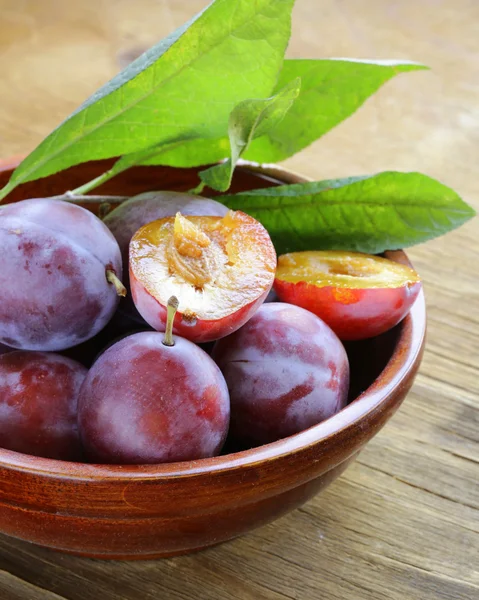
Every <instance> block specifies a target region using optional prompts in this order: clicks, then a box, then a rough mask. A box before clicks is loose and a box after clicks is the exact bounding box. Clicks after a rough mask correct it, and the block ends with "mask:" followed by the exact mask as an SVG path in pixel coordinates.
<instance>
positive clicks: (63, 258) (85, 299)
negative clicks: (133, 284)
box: [0, 198, 122, 350]
mask: <svg viewBox="0 0 479 600" xmlns="http://www.w3.org/2000/svg"><path fill="white" fill-rule="evenodd" d="M0 245H1V247H2V253H1V256H0V342H2V343H4V344H7V345H8V346H12V347H14V348H17V349H18V348H19V349H23V350H63V349H65V348H69V347H71V346H75V345H77V344H80V343H81V342H83V341H85V340H87V339H89V338H91V337H93V336H94V335H95V334H96V333H97V332H99V331H100V330H101V329H102V328H103V327H104V326H105V325H106V324H107V323H108V321H109V320H110V318H111V317H112V315H113V313H114V312H115V309H116V307H117V305H118V292H117V288H116V287H115V285H113V284H112V283H111V281H112V279H111V278H112V277H113V280H114V281H116V282H118V278H121V275H122V262H121V255H120V249H119V247H118V244H117V242H116V240H115V238H114V237H113V235H112V234H111V233H110V231H109V230H108V228H107V227H106V226H105V225H104V224H103V223H102V222H101V221H100V219H98V218H97V217H96V216H95V215H93V214H92V213H90V212H89V211H87V210H85V209H84V208H81V207H80V206H76V205H74V204H71V203H68V202H63V201H61V200H53V199H48V198H38V199H32V200H24V201H22V202H16V203H13V204H9V205H7V206H5V207H3V208H1V210H0Z"/></svg>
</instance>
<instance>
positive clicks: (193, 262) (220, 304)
mask: <svg viewBox="0 0 479 600" xmlns="http://www.w3.org/2000/svg"><path fill="white" fill-rule="evenodd" d="M275 267H276V253H275V250H274V247H273V244H272V242H271V239H270V237H269V235H268V232H267V231H266V229H265V228H264V227H263V226H262V225H261V224H260V223H258V221H256V220H255V219H253V217H250V216H249V215H246V214H245V213H243V212H241V211H236V212H233V211H229V212H228V213H227V214H226V215H225V216H224V217H194V216H192V217H188V218H186V217H184V216H183V215H181V213H177V215H176V217H169V218H165V219H160V220H158V221H153V222H152V223H149V224H147V225H145V226H144V227H142V228H141V229H139V230H138V231H137V232H136V234H135V235H134V236H133V239H132V241H131V243H130V282H131V291H132V296H133V300H134V302H135V305H136V307H137V309H138V311H139V312H140V314H141V315H142V317H143V318H144V319H145V320H146V321H147V322H148V323H149V324H150V325H151V326H152V327H154V328H155V329H156V330H157V331H164V329H165V323H166V305H167V302H168V299H169V298H170V297H171V296H176V297H177V298H178V300H179V309H178V313H177V315H176V318H175V326H174V332H175V333H176V334H178V335H181V336H183V337H185V338H187V339H189V340H191V341H194V342H208V341H212V340H216V339H218V338H221V337H224V336H225V335H228V334H230V333H232V332H233V331H236V329H238V328H239V327H241V325H243V324H244V323H245V322H246V321H247V320H248V319H249V318H250V317H251V316H252V315H253V314H254V313H255V312H256V310H257V309H258V308H259V307H260V306H261V304H262V303H263V301H264V300H265V298H266V296H267V295H268V292H269V291H270V289H271V286H272V284H273V280H274V273H275Z"/></svg>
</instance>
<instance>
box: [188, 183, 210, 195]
mask: <svg viewBox="0 0 479 600" xmlns="http://www.w3.org/2000/svg"><path fill="white" fill-rule="evenodd" d="M205 187H206V183H205V182H204V181H200V182H199V184H198V185H197V186H196V187H195V188H192V189H191V190H189V191H188V194H197V195H199V194H201V192H202V191H203V190H204V189H205Z"/></svg>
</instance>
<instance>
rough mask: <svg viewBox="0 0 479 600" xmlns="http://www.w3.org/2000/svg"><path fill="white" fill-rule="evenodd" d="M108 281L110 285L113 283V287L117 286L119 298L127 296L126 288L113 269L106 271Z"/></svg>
mask: <svg viewBox="0 0 479 600" xmlns="http://www.w3.org/2000/svg"><path fill="white" fill-rule="evenodd" d="M106 280H107V281H108V283H111V284H112V285H114V286H115V290H116V293H117V294H118V295H119V296H123V297H125V296H126V287H125V286H124V285H123V284H122V282H121V281H120V280H119V279H118V277H117V276H116V273H115V271H112V270H111V269H107V270H106Z"/></svg>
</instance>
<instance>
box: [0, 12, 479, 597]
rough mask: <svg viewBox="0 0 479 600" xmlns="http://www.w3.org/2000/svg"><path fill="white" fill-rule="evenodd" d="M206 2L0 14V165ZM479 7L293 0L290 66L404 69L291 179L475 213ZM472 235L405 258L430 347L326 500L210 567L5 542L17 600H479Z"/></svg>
mask: <svg viewBox="0 0 479 600" xmlns="http://www.w3.org/2000/svg"><path fill="white" fill-rule="evenodd" d="M205 4H206V0H136V1H135V2H133V1H132V0H102V1H99V0H84V2H82V3H75V5H73V3H70V2H64V1H63V0H44V2H41V3H40V2H35V0H0V56H1V57H2V74H1V76H0V81H1V82H2V94H1V96H0V157H7V156H10V155H12V154H17V153H25V152H28V151H29V150H30V149H32V148H33V147H34V146H35V145H36V144H37V143H38V142H39V141H40V140H41V139H42V137H43V136H45V135H46V134H47V133H48V132H49V131H50V130H51V129H52V128H53V127H54V126H55V125H57V124H58V122H59V121H60V120H61V119H62V118H64V117H65V116H66V115H67V114H68V113H69V112H70V111H71V110H73V109H74V108H75V107H76V106H77V105H78V104H79V102H80V101H81V100H83V99H84V98H85V97H86V96H87V95H88V94H90V93H91V92H92V91H94V90H95V89H96V88H97V87H98V86H99V85H100V84H101V83H103V82H104V81H105V80H106V79H108V78H109V77H111V76H112V75H113V74H114V73H115V72H116V71H117V70H118V69H119V68H120V66H123V65H124V64H125V62H126V61H128V60H129V59H130V58H133V57H134V56H135V55H136V54H137V53H138V52H139V51H141V50H142V49H143V48H145V47H147V46H149V45H150V44H152V43H153V42H154V41H156V40H157V39H159V38H160V37H162V36H163V35H165V34H167V33H168V32H170V31H171V30H172V29H173V28H174V27H176V26H178V25H180V24H181V23H183V22H184V21H185V20H186V19H187V18H188V17H189V16H191V14H193V12H195V11H196V10H198V9H200V8H202V7H203V6H204V5H205ZM478 40H479V3H477V2H476V0H424V1H423V2H417V0H403V2H397V1H395V0H368V1H367V2H357V1H356V0H342V1H338V0H322V1H321V2H318V1H312V0H297V4H296V9H295V20H294V34H293V39H292V42H291V45H290V49H289V54H290V56H296V57H299V56H310V57H320V56H357V57H367V58H370V57H378V58H408V59H413V60H418V61H421V62H424V63H426V64H428V65H430V66H431V67H432V70H431V71H429V72H418V73H413V74H408V75H403V76H400V77H398V78H397V79H396V80H394V81H392V82H390V83H389V84H388V85H387V86H386V87H385V88H383V89H382V90H381V91H380V92H379V93H378V94H377V95H376V96H375V97H374V98H373V99H371V100H370V101H368V102H367V103H366V105H365V106H364V107H363V108H362V109H361V110H360V111H359V112H358V113H357V114H356V115H354V116H353V117H352V118H351V119H349V120H348V121H347V122H346V123H344V124H342V125H341V126H340V127H338V128H337V129H335V130H333V131H332V132H330V133H329V134H327V135H326V136H325V137H324V138H323V139H322V140H320V141H318V142H316V143H315V144H313V145H312V146H311V147H310V148H308V149H307V150H305V151H303V152H302V153H301V154H300V155H298V156H297V157H294V158H292V159H290V160H289V161H287V163H286V165H287V166H289V167H290V168H293V169H295V170H297V171H299V172H303V173H304V174H306V175H309V176H313V177H315V178H324V177H336V176H343V175H352V174H360V173H372V172H377V171H380V170H384V169H390V168H393V169H402V170H419V171H423V172H425V173H427V174H429V175H431V176H433V177H437V178H439V179H440V180H442V181H443V182H444V183H446V184H448V185H451V186H452V187H454V188H455V189H457V191H458V192H459V193H461V194H462V195H463V197H464V198H465V199H466V200H468V201H469V202H470V203H471V204H473V205H475V206H476V208H479V201H478V198H479V179H478V177H477V164H478V162H479V113H478V108H477V107H478V106H479V89H478V86H479V83H478V82H479V62H478V60H477V56H478V53H479V41H478ZM478 240H479V225H478V219H475V220H474V221H472V222H471V223H469V224H468V225H466V226H465V227H463V228H462V229H460V230H459V231H457V232H454V233H452V234H450V235H449V236H447V237H445V238H441V239H439V240H437V241H434V242H431V243H428V244H426V245H424V246H420V247H417V248H414V249H413V250H412V251H411V252H410V255H411V256H412V259H413V261H414V263H415V266H416V267H417V269H418V270H419V272H420V273H421V275H422V277H423V280H424V282H425V289H426V296H427V300H428V307H429V338H428V347H427V350H426V354H425V357H424V361H423V366H422V369H421V372H420V374H419V376H418V379H417V380H416V384H415V386H414V388H413V390H412V392H411V393H410V394H409V397H408V399H407V400H406V402H405V403H404V404H403V407H402V408H401V410H400V411H399V412H398V413H397V415H396V416H395V417H394V418H393V420H392V421H391V422H390V423H389V424H388V426H387V427H386V428H385V429H384V430H383V432H382V433H381V434H379V435H378V436H377V437H376V438H375V439H374V440H373V441H372V442H371V443H370V444H369V445H368V446H367V448H366V449H365V451H364V452H363V453H362V454H361V456H360V458H359V460H358V461H357V462H356V463H355V464H353V466H351V467H350V468H349V469H348V471H347V472H346V473H345V474H344V475H343V476H342V477H341V478H340V479H339V480H338V481H337V482H336V483H335V484H333V485H332V486H331V487H330V488H329V489H328V490H327V491H326V492H324V493H323V494H322V495H321V496H319V497H318V498H317V499H315V500H313V501H311V502H310V503H309V504H307V505H306V506H305V507H304V508H302V509H299V510H297V511H295V512H293V513H291V514H290V515H288V516H286V517H284V518H283V519H281V520H279V521H277V522H276V523H274V524H271V525H268V526H266V527H264V528H262V529H260V530H258V531H256V532H254V533H252V534H250V535H248V536H246V537H244V538H242V539H239V540H237V541H234V542H231V543H228V544H226V545H224V546H219V547H217V548H214V549H212V550H208V551H207V552H204V553H201V554H197V555H193V556H188V557H182V558H175V559H170V560H165V561H160V562H145V563H134V564H127V563H114V562H113V563H103V562H99V561H95V560H88V559H79V558H74V557H71V556H67V555H61V554H55V553H53V552H51V551H48V550H43V549H39V548H36V547H33V546H30V545H29V544H26V543H22V542H18V541H15V540H12V539H9V538H6V537H3V538H1V540H0V597H1V598H6V599H10V598H12V599H13V600H16V599H17V598H22V599H24V598H25V599H30V598H31V599H34V600H36V599H37V598H40V599H42V600H43V599H45V600H52V599H57V598H65V599H68V600H76V599H80V598H81V599H82V600H89V599H97V598H102V599H105V600H110V599H115V600H117V599H125V600H126V599H128V600H130V599H131V600H137V599H140V598H141V599H143V598H145V599H150V598H151V599H153V598H159V597H160V598H163V597H164V598H168V599H169V598H171V599H173V600H177V599H178V600H186V599H188V600H189V599H197V598H208V599H212V600H215V599H222V600H223V599H226V600H229V599H233V598H235V599H238V598H240V599H243V598H244V599H246V600H250V599H251V600H253V599H255V600H262V599H268V600H269V599H274V600H281V599H288V598H291V599H293V598H294V599H301V600H303V599H307V600H313V599H316V598H321V599H322V600H336V599H338V600H339V599H341V600H343V599H347V600H349V599H351V600H363V599H368V600H386V599H388V600H389V599H392V600H404V599H407V600H416V599H417V600H429V599H430V600H437V599H451V600H463V599H464V600H472V599H473V598H476V597H478V596H479V572H478V569H477V566H478V563H479V561H478V560H477V555H478V545H479V541H478V535H477V533H478V532H477V530H478V506H479V491H478V485H477V480H478V469H477V461H478V450H477V449H478V446H477V442H478V438H479V436H478V413H477V397H478V394H479V377H478V375H479V369H478V356H479V291H478V287H479V286H478V282H477V273H478V267H477V265H478V260H479V241H478Z"/></svg>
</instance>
